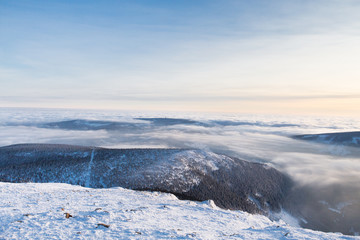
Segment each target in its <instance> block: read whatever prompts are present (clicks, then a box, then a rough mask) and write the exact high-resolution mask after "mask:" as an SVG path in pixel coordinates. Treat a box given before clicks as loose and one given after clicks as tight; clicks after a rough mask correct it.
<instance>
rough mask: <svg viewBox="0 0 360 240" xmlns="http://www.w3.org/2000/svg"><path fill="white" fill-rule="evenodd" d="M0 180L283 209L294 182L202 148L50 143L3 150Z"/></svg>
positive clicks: (257, 210) (236, 206)
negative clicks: (116, 189)
mask: <svg viewBox="0 0 360 240" xmlns="http://www.w3.org/2000/svg"><path fill="white" fill-rule="evenodd" d="M0 181H4V182H61V183H70V184H74V185H81V186H86V187H94V188H109V187H119V186H120V187H125V188H130V189H137V190H152V191H162V192H169V193H174V194H176V195H177V196H179V197H181V198H184V199H191V200H198V201H204V200H208V199H213V200H214V201H215V203H216V204H217V205H218V206H221V207H223V208H229V209H241V210H244V211H247V212H250V213H263V214H268V213H269V211H279V210H280V208H281V204H282V201H283V200H284V199H285V197H286V195H287V193H288V191H289V189H290V187H291V184H292V182H291V181H290V179H289V178H288V177H287V176H285V175H284V174H282V173H280V172H279V171H277V170H276V169H274V168H271V167H269V166H267V165H265V164H259V163H251V162H247V161H243V160H240V159H236V158H231V157H228V156H225V155H219V154H215V153H212V152H205V151H201V150H183V149H105V148H90V147H77V146H68V145H51V144H22V145H13V146H7V147H1V148H0Z"/></svg>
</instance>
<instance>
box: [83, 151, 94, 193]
mask: <svg viewBox="0 0 360 240" xmlns="http://www.w3.org/2000/svg"><path fill="white" fill-rule="evenodd" d="M94 155H95V149H92V150H91V157H90V161H89V167H88V173H87V177H86V182H85V186H86V187H90V181H91V168H92V165H93V160H94Z"/></svg>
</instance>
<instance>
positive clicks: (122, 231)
mask: <svg viewBox="0 0 360 240" xmlns="http://www.w3.org/2000/svg"><path fill="white" fill-rule="evenodd" d="M0 206H1V207H0V239H324V240H325V239H326V240H328V239H360V237H354V236H344V235H341V234H340V233H324V232H318V231H312V230H308V229H302V228H296V227H291V226H290V225H287V224H286V223H285V222H283V221H281V220H280V221H274V222H272V221H270V220H269V219H268V218H266V217H265V216H262V215H251V214H248V213H245V212H242V211H229V210H223V209H219V208H218V207H216V206H215V204H214V203H213V202H212V201H206V202H192V201H180V200H178V199H177V198H176V197H175V196H174V195H172V194H165V193H159V192H137V191H133V190H128V189H123V188H110V189H91V188H84V187H80V186H73V185H69V184H63V183H0ZM66 213H69V214H70V215H71V216H72V217H70V218H66ZM101 224H104V225H109V227H106V226H104V225H101Z"/></svg>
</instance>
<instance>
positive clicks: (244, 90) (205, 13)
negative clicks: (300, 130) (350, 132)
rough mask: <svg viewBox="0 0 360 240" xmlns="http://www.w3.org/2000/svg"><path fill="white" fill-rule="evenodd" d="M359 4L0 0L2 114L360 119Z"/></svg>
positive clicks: (333, 0) (348, 0)
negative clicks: (52, 111)
mask: <svg viewBox="0 0 360 240" xmlns="http://www.w3.org/2000/svg"><path fill="white" fill-rule="evenodd" d="M359 12H360V2H359V1H357V0H301V1H300V0H294V1H285V0H275V1H266V0H253V1H245V0H243V1H242V0H236V1H235V0H221V1H220V0H219V1H211V0H210V1H203V0H198V1H193V0H181V1H180V0H174V1H165V0H163V1H161V0H154V1H146V0H143V1H139V0H135V1H112V0H106V1H91V0H89V1H85V0H79V1H67V0H61V1H60V0H59V1H56V0H54V1H41V0H39V1H24V0H19V1H11V0H0V86H1V87H0V107H34V108H37V107H39V108H81V109H119V110H139V111H141V110H151V111H200V112H234V113H260V114H302V115H314V114H315V115H334V116H335V115H336V116H343V115H345V116H347V115H352V116H359V115H360V113H359V111H358V109H359V106H360V70H359V66H358V65H359V62H360V14H358V13H359Z"/></svg>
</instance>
